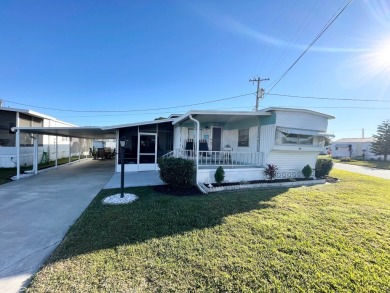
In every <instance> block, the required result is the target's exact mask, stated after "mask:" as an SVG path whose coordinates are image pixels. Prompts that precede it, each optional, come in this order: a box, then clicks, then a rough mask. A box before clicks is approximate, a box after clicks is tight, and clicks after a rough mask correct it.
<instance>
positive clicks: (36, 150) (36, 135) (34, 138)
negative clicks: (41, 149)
mask: <svg viewBox="0 0 390 293" xmlns="http://www.w3.org/2000/svg"><path fill="white" fill-rule="evenodd" d="M33 141H34V161H33V162H34V167H33V169H34V174H38V134H35V136H33Z"/></svg>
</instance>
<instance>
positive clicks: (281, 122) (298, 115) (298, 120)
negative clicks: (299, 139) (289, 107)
mask: <svg viewBox="0 0 390 293" xmlns="http://www.w3.org/2000/svg"><path fill="white" fill-rule="evenodd" d="M276 126H281V127H288V128H297V129H311V130H320V131H326V129H327V127H328V119H326V118H324V117H321V116H317V115H313V114H309V113H302V112H288V111H277V112H276Z"/></svg>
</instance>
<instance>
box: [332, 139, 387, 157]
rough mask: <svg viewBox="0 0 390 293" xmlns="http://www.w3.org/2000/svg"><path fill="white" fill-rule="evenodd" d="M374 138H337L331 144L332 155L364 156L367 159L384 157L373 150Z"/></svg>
mask: <svg viewBox="0 0 390 293" xmlns="http://www.w3.org/2000/svg"><path fill="white" fill-rule="evenodd" d="M373 141H374V138H372V137H367V138H342V139H339V140H336V141H334V142H333V143H332V145H331V146H330V147H331V149H332V156H333V157H335V158H343V157H350V156H351V157H352V158H363V157H364V159H366V160H370V159H375V160H377V159H378V158H382V159H383V156H377V155H375V154H374V153H372V152H371V143H372V142H373Z"/></svg>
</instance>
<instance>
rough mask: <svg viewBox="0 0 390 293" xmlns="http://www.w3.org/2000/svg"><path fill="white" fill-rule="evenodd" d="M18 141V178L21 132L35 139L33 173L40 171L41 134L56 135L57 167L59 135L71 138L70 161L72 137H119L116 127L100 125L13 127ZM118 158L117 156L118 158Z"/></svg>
mask: <svg viewBox="0 0 390 293" xmlns="http://www.w3.org/2000/svg"><path fill="white" fill-rule="evenodd" d="M12 131H14V132H15V134H16V137H15V142H16V169H17V173H16V179H20V134H21V133H28V134H29V135H30V136H31V137H32V139H33V142H34V143H33V145H34V156H33V173H34V174H37V173H38V138H39V136H40V135H49V136H55V137H56V141H55V145H56V154H55V167H57V160H58V137H68V138H69V163H70V157H71V143H72V138H83V139H117V137H118V134H117V130H116V129H103V128H100V127H13V128H12ZM117 149H118V148H117ZM116 160H117V158H116Z"/></svg>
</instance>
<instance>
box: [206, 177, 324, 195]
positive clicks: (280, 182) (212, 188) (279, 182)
mask: <svg viewBox="0 0 390 293" xmlns="http://www.w3.org/2000/svg"><path fill="white" fill-rule="evenodd" d="M325 182H327V180H326V179H303V178H297V179H276V180H273V181H269V180H256V181H250V182H226V183H223V184H220V185H217V184H207V183H203V184H202V187H203V188H204V190H205V191H207V192H208V193H209V192H218V191H224V190H237V189H248V188H280V187H299V186H311V185H316V184H324V183H325Z"/></svg>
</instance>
